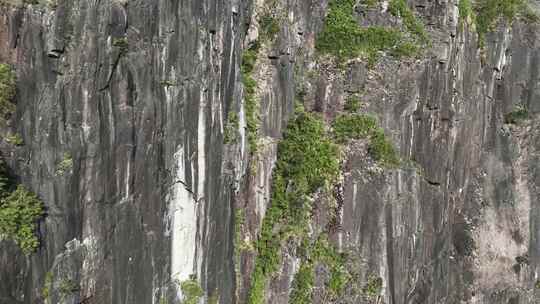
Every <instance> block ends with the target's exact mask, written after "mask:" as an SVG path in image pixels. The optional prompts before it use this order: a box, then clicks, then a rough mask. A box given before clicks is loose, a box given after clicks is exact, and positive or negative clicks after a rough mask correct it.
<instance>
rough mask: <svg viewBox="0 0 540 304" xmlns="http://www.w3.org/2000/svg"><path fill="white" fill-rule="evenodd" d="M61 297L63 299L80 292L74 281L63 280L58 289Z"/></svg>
mask: <svg viewBox="0 0 540 304" xmlns="http://www.w3.org/2000/svg"><path fill="white" fill-rule="evenodd" d="M58 290H59V291H60V295H61V297H62V299H63V298H65V297H66V296H68V295H70V294H72V293H74V292H76V291H78V290H79V285H78V284H77V283H75V282H73V281H72V280H62V282H60V286H59V288H58Z"/></svg>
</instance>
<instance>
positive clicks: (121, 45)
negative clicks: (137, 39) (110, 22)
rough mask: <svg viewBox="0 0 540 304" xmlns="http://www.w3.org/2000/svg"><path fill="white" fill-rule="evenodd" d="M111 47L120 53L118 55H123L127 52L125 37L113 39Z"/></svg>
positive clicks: (127, 43)
mask: <svg viewBox="0 0 540 304" xmlns="http://www.w3.org/2000/svg"><path fill="white" fill-rule="evenodd" d="M112 45H113V47H115V48H117V49H118V51H119V52H120V55H124V54H126V53H127V52H128V49H129V42H128V39H127V38H126V37H122V38H113V40H112Z"/></svg>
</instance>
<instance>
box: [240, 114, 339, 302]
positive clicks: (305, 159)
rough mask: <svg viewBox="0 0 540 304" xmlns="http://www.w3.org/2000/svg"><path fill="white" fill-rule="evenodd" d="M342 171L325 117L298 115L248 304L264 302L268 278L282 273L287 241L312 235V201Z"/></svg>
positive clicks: (276, 178)
mask: <svg viewBox="0 0 540 304" xmlns="http://www.w3.org/2000/svg"><path fill="white" fill-rule="evenodd" d="M338 173H339V149H338V146H337V145H336V144H334V143H333V142H332V140H331V139H330V137H329V136H328V134H327V133H326V131H325V128H324V122H323V120H322V118H321V117H319V116H317V115H315V114H311V113H306V112H303V111H302V110H299V111H297V113H296V117H295V119H294V120H293V121H291V122H290V123H289V125H288V127H287V130H286V131H285V134H284V138H283V140H282V141H281V142H280V143H279V145H278V159H277V162H276V168H275V169H274V175H273V181H272V195H271V202H270V207H269V208H268V210H267V211H266V215H265V217H264V220H263V224H262V228H261V234H260V237H259V239H258V241H257V244H256V250H257V253H258V255H257V258H256V261H255V269H254V272H253V274H252V280H251V289H250V294H249V299H248V303H250V304H255V303H263V301H264V288H265V285H266V282H267V280H268V277H269V276H270V275H271V274H272V273H274V272H275V271H277V270H278V267H279V264H280V248H281V243H282V241H284V240H286V239H287V238H288V237H289V236H300V237H301V236H303V235H305V234H306V227H307V221H309V215H310V211H311V204H310V201H309V199H308V197H309V195H311V194H313V193H314V192H315V191H316V190H317V189H318V188H320V187H322V186H323V185H325V184H328V183H331V182H332V181H334V180H335V179H336V178H337V176H338Z"/></svg>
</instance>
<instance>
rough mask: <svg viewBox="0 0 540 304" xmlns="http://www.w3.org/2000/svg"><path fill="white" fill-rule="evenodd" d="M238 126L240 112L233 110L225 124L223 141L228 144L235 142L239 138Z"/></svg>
mask: <svg viewBox="0 0 540 304" xmlns="http://www.w3.org/2000/svg"><path fill="white" fill-rule="evenodd" d="M238 127H239V121H238V114H236V112H233V111H231V112H230V113H229V117H228V118H227V123H226V124H225V130H224V131H223V142H225V143H226V144H229V143H235V142H236V140H237V138H238V136H237V135H238Z"/></svg>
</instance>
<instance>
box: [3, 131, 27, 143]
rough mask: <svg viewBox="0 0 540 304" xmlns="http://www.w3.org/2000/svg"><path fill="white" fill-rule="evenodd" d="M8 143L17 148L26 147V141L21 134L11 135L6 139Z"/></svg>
mask: <svg viewBox="0 0 540 304" xmlns="http://www.w3.org/2000/svg"><path fill="white" fill-rule="evenodd" d="M6 141H7V142H8V143H10V144H12V145H15V146H22V145H24V141H23V139H22V137H21V135H20V134H19V133H15V134H10V135H8V136H7V137H6Z"/></svg>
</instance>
